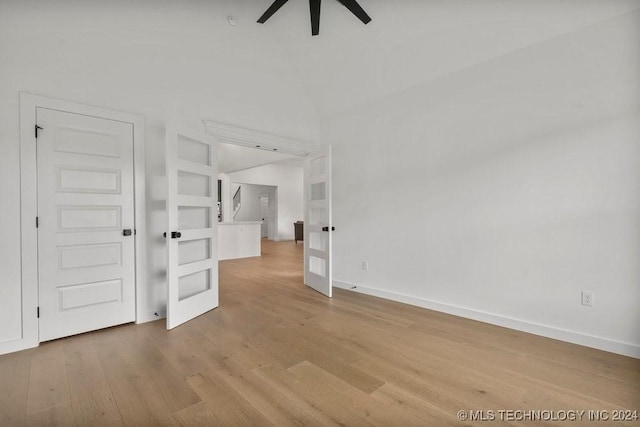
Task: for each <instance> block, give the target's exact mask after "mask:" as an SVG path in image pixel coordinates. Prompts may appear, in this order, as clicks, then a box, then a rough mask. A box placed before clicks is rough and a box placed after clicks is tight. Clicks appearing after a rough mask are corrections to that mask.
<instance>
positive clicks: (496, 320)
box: [333, 280, 640, 359]
mask: <svg viewBox="0 0 640 427" xmlns="http://www.w3.org/2000/svg"><path fill="white" fill-rule="evenodd" d="M333 286H335V287H336V288H341V289H346V290H349V291H353V292H360V293H362V294H366V295H372V296H376V297H380V298H384V299H388V300H391V301H396V302H401V303H405V304H410V305H415V306H417V307H422V308H426V309H429V310H434V311H439V312H442V313H447V314H453V315H455V316H459V317H464V318H466V319H472V320H478V321H480V322H485V323H490V324H492V325H497V326H502V327H505V328H509V329H515V330H518V331H522V332H528V333H531V334H534V335H540V336H543V337H547V338H553V339H557V340H560V341H565V342H570V343H573V344H578V345H583V346H585V347H591V348H596V349H598V350H604V351H609V352H611V353H617V354H621V355H624V356H630V357H634V358H637V359H640V346H639V345H636V344H632V343H627V342H621V341H615V340H611V339H608V338H603V337H598V336H594V335H589V334H585V333H582V332H576V331H571V330H567V329H562V328H556V327H553V326H549V325H543V324H540V323H535V322H529V321H526V320H522V319H515V318H512V317H507V316H501V315H499V314H493V313H488V312H484V311H479V310H474V309H470V308H466V307H460V306H456V305H452V304H446V303H441V302H437V301H431V300H428V299H423V298H417V297H413V296H409V295H404V294H399V293H395V292H389V291H385V290H382V289H376V288H370V287H366V286H360V285H355V284H353V283H347V282H341V281H338V280H334V281H333Z"/></svg>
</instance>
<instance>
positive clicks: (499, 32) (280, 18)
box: [243, 0, 640, 116]
mask: <svg viewBox="0 0 640 427" xmlns="http://www.w3.org/2000/svg"><path fill="white" fill-rule="evenodd" d="M359 2H360V4H361V6H362V7H363V8H364V9H365V10H366V11H367V13H368V14H369V15H370V16H371V17H372V18H373V20H372V22H371V23H369V24H368V25H363V24H362V23H361V22H360V21H359V20H358V19H357V18H356V17H355V16H353V15H352V14H351V12H349V11H348V10H347V9H346V8H345V7H343V6H342V5H341V4H340V3H339V2H337V1H334V0H325V1H324V2H322V12H321V22H320V35H319V36H315V37H312V36H311V34H310V32H311V31H310V23H309V5H308V1H306V0H290V1H289V2H288V3H287V4H285V5H284V6H283V7H282V8H281V9H280V10H279V11H278V12H277V13H276V14H275V15H274V16H273V17H271V19H270V20H269V21H267V23H265V24H264V25H263V28H262V31H263V32H264V34H265V36H269V37H275V39H276V40H278V41H279V43H280V44H281V45H282V47H283V49H284V50H285V52H286V53H287V55H286V56H287V57H288V58H289V61H290V63H291V66H292V67H293V68H294V69H295V70H296V71H297V75H298V76H299V79H300V80H301V82H302V84H303V86H304V87H305V88H306V90H307V91H308V94H309V96H310V97H311V99H312V102H313V103H314V104H315V105H316V108H317V110H318V112H319V114H320V115H321V116H327V115H332V114H337V113H339V112H340V111H343V110H345V109H349V108H353V107H355V106H358V105H361V104H364V103H367V102H369V101H372V100H374V99H378V98H382V97H385V96H388V95H391V94H394V93H397V92H401V91H404V90H410V89H411V88H412V87H414V86H417V85H420V84H423V83H425V82H428V81H433V80H436V79H438V78H440V77H443V76H446V75H449V74H451V73H455V72H457V71H460V70H463V69H466V68H468V67H472V66H474V65H476V64H480V63H483V62H485V61H488V60H491V59H493V58H497V57H500V56H502V55H506V54H509V53H511V52H515V51H517V50H520V49H525V48H527V47H528V46H532V45H535V44H538V43H541V42H543V41H547V40H550V39H553V38H555V37H558V36H560V35H563V34H566V33H569V32H572V31H575V30H578V29H580V28H582V27H585V26H589V25H592V24H594V23H597V22H600V21H603V20H606V19H609V18H611V17H614V16H616V15H620V14H623V13H625V12H628V11H630V10H633V9H637V8H640V1H638V0H604V1H603V0H535V1H525V0H481V1H479V0H396V1H389V0H359ZM254 3H255V8H256V12H255V18H257V17H258V16H260V14H261V13H262V12H263V11H264V10H265V9H266V8H267V7H268V6H269V5H270V4H271V3H272V0H261V1H255V2H254ZM248 9H249V8H248V5H245V11H246V10H248ZM246 18H247V19H248V20H250V22H246V23H243V25H254V22H251V20H252V19H251V18H253V17H250V16H248V17H246ZM253 21H254V19H253ZM257 25H260V24H257Z"/></svg>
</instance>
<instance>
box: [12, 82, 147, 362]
mask: <svg viewBox="0 0 640 427" xmlns="http://www.w3.org/2000/svg"><path fill="white" fill-rule="evenodd" d="M37 107H42V108H48V109H52V110H59V111H65V112H71V113H75V114H83V115H88V116H95V117H103V118H107V119H110V120H117V121H121V122H125V123H131V124H133V146H134V191H135V199H134V203H135V228H136V249H135V255H136V261H135V265H136V319H137V320H139V316H140V313H141V309H140V304H141V302H142V301H143V298H142V297H141V292H142V291H143V289H144V288H145V284H146V280H145V272H146V261H145V260H146V247H145V246H146V234H147V233H146V227H145V148H144V118H143V117H142V116H140V115H137V114H133V113H125V112H120V111H114V110H109V109H105V108H100V107H94V106H89V105H84V104H79V103H75V102H69V101H62V100H58V99H53V98H47V97H44V96H39V95H33V94H29V93H24V92H22V93H20V233H21V243H22V245H21V260H22V270H21V273H22V280H21V286H22V335H21V339H20V340H17V341H11V342H7V343H2V344H0V354H2V353H7V352H11V351H18V350H23V349H26V348H31V347H37V346H38V344H39V337H38V319H37V317H36V310H37V307H38V261H37V254H38V235H37V231H36V227H35V218H36V215H37V212H38V210H37V205H38V198H37V184H38V181H37V165H36V144H35V143H36V138H35V125H36V108H37Z"/></svg>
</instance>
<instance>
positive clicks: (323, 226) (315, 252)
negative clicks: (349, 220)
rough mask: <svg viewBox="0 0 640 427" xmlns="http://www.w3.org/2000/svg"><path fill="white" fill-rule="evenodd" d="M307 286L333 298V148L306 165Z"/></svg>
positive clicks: (305, 256) (305, 248) (305, 234)
mask: <svg viewBox="0 0 640 427" xmlns="http://www.w3.org/2000/svg"><path fill="white" fill-rule="evenodd" d="M304 194H305V218H304V283H305V284H306V285H307V286H310V287H311V288H313V289H315V290H316V291H318V292H320V293H322V294H324V295H326V296H328V297H331V289H332V273H331V239H332V233H333V227H332V220H331V147H330V146H329V147H327V148H326V149H325V150H323V151H321V152H318V153H315V154H310V155H308V156H307V157H306V159H305V164H304Z"/></svg>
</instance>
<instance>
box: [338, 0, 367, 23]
mask: <svg viewBox="0 0 640 427" xmlns="http://www.w3.org/2000/svg"><path fill="white" fill-rule="evenodd" d="M338 1H339V2H340V3H342V4H343V5H344V7H346V8H347V9H349V10H350V11H351V13H353V14H354V15H356V16H357V17H358V19H360V20H361V21H362V22H363V23H364V24H368V23H369V22H371V17H370V16H369V15H367V12H365V11H364V9H363V8H361V7H360V5H359V4H358V2H357V1H356V0H338Z"/></svg>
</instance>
